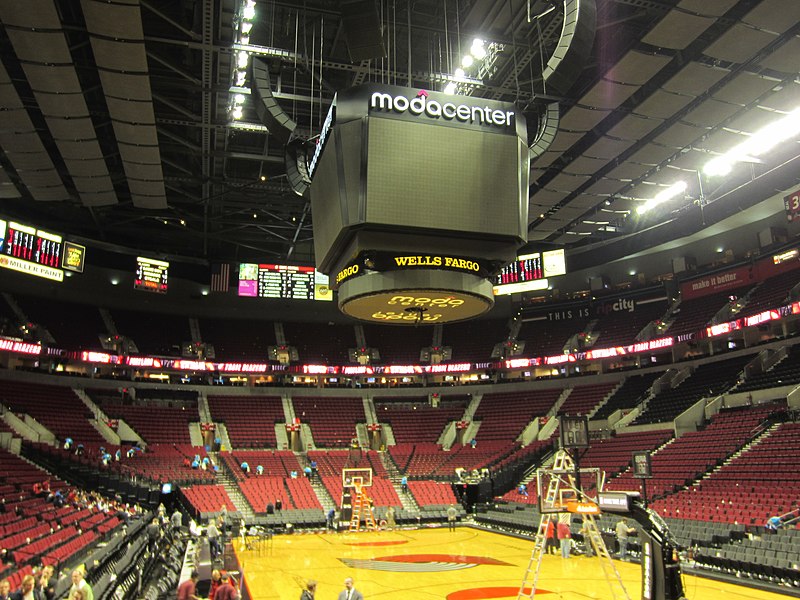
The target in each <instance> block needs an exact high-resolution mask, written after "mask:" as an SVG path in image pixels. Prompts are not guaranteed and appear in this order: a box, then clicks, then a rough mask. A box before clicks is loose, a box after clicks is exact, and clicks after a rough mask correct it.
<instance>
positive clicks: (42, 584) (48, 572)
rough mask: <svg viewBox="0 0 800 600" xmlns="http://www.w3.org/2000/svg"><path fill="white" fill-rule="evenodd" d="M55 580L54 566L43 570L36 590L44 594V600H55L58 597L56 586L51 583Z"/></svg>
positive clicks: (48, 566)
mask: <svg viewBox="0 0 800 600" xmlns="http://www.w3.org/2000/svg"><path fill="white" fill-rule="evenodd" d="M52 578H53V566H52V565H47V566H46V567H44V568H43V569H42V572H41V573H40V574H39V579H38V581H37V582H36V589H38V590H39V591H40V592H41V593H42V597H43V598H44V600H53V598H55V596H56V587H55V584H54V583H52V582H51V579H52Z"/></svg>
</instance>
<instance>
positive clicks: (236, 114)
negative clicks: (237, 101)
mask: <svg viewBox="0 0 800 600" xmlns="http://www.w3.org/2000/svg"><path fill="white" fill-rule="evenodd" d="M243 114H244V113H243V111H242V107H241V106H234V107H233V110H232V111H231V116H233V118H234V119H236V120H237V121H238V120H239V119H241V118H242V116H243Z"/></svg>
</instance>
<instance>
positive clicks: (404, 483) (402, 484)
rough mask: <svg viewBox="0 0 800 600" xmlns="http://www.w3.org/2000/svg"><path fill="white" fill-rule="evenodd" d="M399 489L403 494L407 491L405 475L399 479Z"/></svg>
mask: <svg viewBox="0 0 800 600" xmlns="http://www.w3.org/2000/svg"><path fill="white" fill-rule="evenodd" d="M400 489H401V490H403V491H404V492H407V491H408V477H406V476H405V475H403V476H402V477H401V478H400Z"/></svg>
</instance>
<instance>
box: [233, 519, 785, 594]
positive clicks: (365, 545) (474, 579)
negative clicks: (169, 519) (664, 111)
mask: <svg viewBox="0 0 800 600" xmlns="http://www.w3.org/2000/svg"><path fill="white" fill-rule="evenodd" d="M240 546H241V543H240V541H238V540H237V541H236V542H235V544H234V548H235V550H236V553H237V556H238V558H239V562H240V564H241V566H242V570H243V571H244V575H245V579H246V582H247V585H248V589H249V591H250V595H251V597H252V599H253V600H274V599H281V600H297V599H298V598H299V597H300V593H301V591H302V589H303V586H304V584H305V581H306V580H307V579H316V580H317V582H318V585H317V594H316V599H315V600H336V598H337V596H338V594H339V592H340V591H341V590H343V589H344V583H343V582H344V579H345V577H352V578H353V579H354V580H355V588H356V589H357V590H359V591H360V592H361V593H362V594H363V595H364V598H365V600H378V599H380V600H410V598H413V599H414V600H427V599H433V598H437V599H446V600H481V599H483V598H516V596H517V591H518V590H519V587H520V584H521V582H522V579H523V576H524V574H525V568H526V567H527V565H528V561H529V560H530V556H531V551H532V550H533V542H532V541H530V540H523V539H518V538H514V537H509V536H505V535H502V534H499V533H492V532H486V531H481V530H477V529H472V528H469V527H460V528H458V529H457V530H456V531H455V532H453V533H451V532H448V531H447V528H436V529H430V528H425V529H420V530H408V531H406V530H402V531H394V532H375V533H363V532H362V533H354V534H349V533H342V534H333V533H312V534H294V535H279V536H275V538H274V539H273V540H272V541H271V542H268V543H266V542H265V543H264V544H262V546H261V547H258V546H256V545H253V549H250V550H242V548H241V547H240ZM597 561H598V559H597V558H586V557H584V556H573V557H571V558H569V559H562V558H561V557H560V556H545V557H544V559H543V563H542V569H541V572H540V574H539V580H538V584H537V593H536V595H537V597H538V596H539V595H542V597H544V598H546V597H547V596H550V595H551V594H552V596H551V597H553V598H560V599H563V600H573V599H575V600H582V599H586V598H597V599H606V598H614V596H613V595H612V592H611V590H610V588H609V586H608V584H607V582H606V580H605V578H604V577H603V572H602V570H601V569H600V566H599V564H598V563H597ZM614 564H615V566H616V567H617V569H618V570H619V572H620V575H621V576H622V579H623V581H624V583H625V586H626V589H627V591H628V595H629V597H630V598H631V600H634V599H638V598H640V597H641V591H640V583H641V571H640V567H639V565H638V564H631V563H622V562H619V561H614ZM684 587H685V591H686V596H687V598H688V600H719V599H720V598H730V599H733V600H738V599H754V600H768V599H778V598H780V599H784V598H786V596H784V595H782V594H776V593H770V592H764V591H761V590H755V589H751V588H748V587H744V586H739V585H733V584H728V583H722V582H717V581H713V580H710V579H704V578H700V577H693V576H689V575H684Z"/></svg>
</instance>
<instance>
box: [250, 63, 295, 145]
mask: <svg viewBox="0 0 800 600" xmlns="http://www.w3.org/2000/svg"><path fill="white" fill-rule="evenodd" d="M250 81H251V89H252V92H253V97H254V100H255V105H256V113H258V117H259V119H261V122H262V123H264V125H266V126H267V129H268V130H269V133H270V135H272V136H274V137H275V138H276V139H277V140H278V141H280V142H281V144H286V143H288V142H289V138H290V137H291V135H292V132H293V131H294V130H295V128H296V127H297V123H295V122H294V121H293V120H292V119H291V117H289V115H287V114H286V111H284V110H283V109H282V108H281V107H280V106H279V105H278V101H277V100H275V98H274V97H273V95H272V84H271V81H270V77H269V67H268V66H267V63H265V62H264V61H262V60H259V59H257V58H255V57H253V58H252V59H251V60H250Z"/></svg>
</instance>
